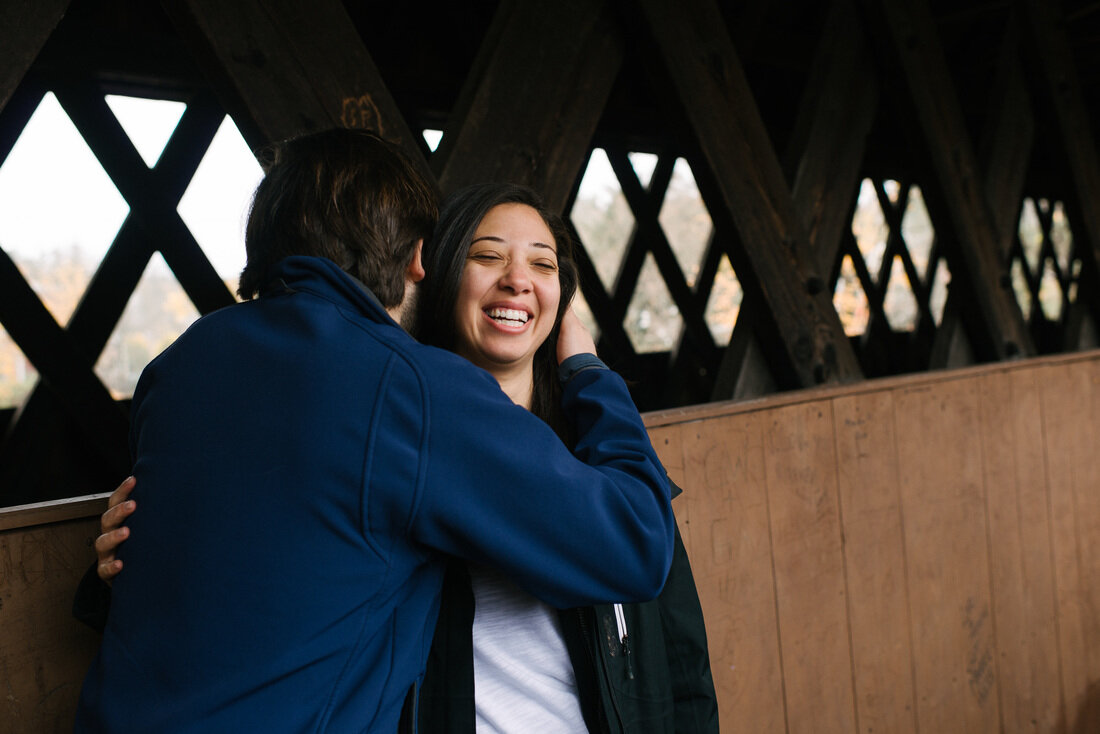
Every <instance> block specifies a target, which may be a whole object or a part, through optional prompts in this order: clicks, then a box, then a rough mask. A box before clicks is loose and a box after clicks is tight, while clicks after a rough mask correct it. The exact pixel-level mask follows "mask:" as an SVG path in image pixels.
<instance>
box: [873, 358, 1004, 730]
mask: <svg viewBox="0 0 1100 734" xmlns="http://www.w3.org/2000/svg"><path fill="white" fill-rule="evenodd" d="M978 398H979V394H978V385H977V382H976V381H975V380H967V379H963V380H955V381H954V382H952V383H949V384H944V385H938V386H935V387H929V388H914V389H911V390H902V391H899V392H898V394H896V395H895V398H894V399H895V405H896V411H895V413H896V416H897V429H896V430H897V443H896V451H897V455H898V477H899V486H900V492H901V504H902V508H903V512H904V517H903V523H902V533H903V536H904V538H905V557H906V563H907V583H908V587H909V603H910V614H909V618H910V620H911V621H912V625H913V626H912V633H911V634H912V638H913V658H914V673H915V674H914V690H915V695H914V700H915V702H916V712H917V728H918V730H919V731H935V732H943V733H944V734H950V733H957V734H979V733H980V732H990V734H992V733H994V732H997V731H998V697H999V695H1000V693H999V688H998V684H997V677H996V650H995V648H994V637H993V624H994V619H993V617H992V599H991V598H990V588H989V586H990V580H989V548H988V545H987V544H988V540H987V530H986V527H987V524H986V520H985V494H984V489H983V483H982V473H981V470H982V465H981V443H980V439H979V429H980V409H979V401H978ZM948 427H950V428H949V429H948Z"/></svg>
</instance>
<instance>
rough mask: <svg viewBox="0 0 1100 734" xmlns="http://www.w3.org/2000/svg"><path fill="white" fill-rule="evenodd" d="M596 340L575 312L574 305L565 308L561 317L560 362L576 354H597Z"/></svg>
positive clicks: (559, 335) (559, 337) (559, 336)
mask: <svg viewBox="0 0 1100 734" xmlns="http://www.w3.org/2000/svg"><path fill="white" fill-rule="evenodd" d="M595 353H596V342H594V341H593V340H592V335H591V334H589V333H588V329H586V328H585V326H584V324H582V323H581V320H580V319H579V318H577V314H575V313H574V312H573V306H572V304H570V306H569V308H567V309H566V310H565V315H564V316H562V319H561V330H560V331H559V332H558V364H561V363H562V362H564V361H565V360H566V359H568V358H569V357H572V356H573V355H574V354H595Z"/></svg>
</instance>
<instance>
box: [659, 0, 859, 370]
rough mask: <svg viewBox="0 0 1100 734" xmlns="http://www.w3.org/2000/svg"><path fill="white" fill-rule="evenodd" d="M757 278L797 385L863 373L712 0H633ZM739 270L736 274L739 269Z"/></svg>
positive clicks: (720, 17) (743, 275)
mask: <svg viewBox="0 0 1100 734" xmlns="http://www.w3.org/2000/svg"><path fill="white" fill-rule="evenodd" d="M638 6H639V7H640V8H641V11H642V12H641V15H642V18H643V21H644V24H645V26H646V28H645V31H647V32H648V34H649V35H651V36H652V38H653V40H654V41H655V45H656V50H657V55H658V56H659V58H660V59H661V61H662V62H663V67H664V70H665V71H666V72H667V74H668V76H669V77H670V79H671V82H672V85H673V87H674V88H675V93H676V95H677V97H678V99H679V104H680V106H681V107H682V108H683V110H684V112H685V113H686V116H687V120H688V124H689V126H690V128H691V130H692V132H693V133H694V136H695V139H696V141H697V143H698V145H699V146H700V148H701V150H702V153H703V155H704V157H705V159H706V161H707V164H708V166H709V168H710V170H711V171H712V172H714V176H715V179H716V182H717V187H718V190H719V192H720V195H721V200H720V202H717V203H719V204H720V205H721V206H722V207H723V208H725V209H726V210H727V212H728V214H729V217H730V218H732V220H733V222H734V223H735V225H736V227H737V230H738V232H739V234H740V237H741V241H742V242H744V243H745V245H746V247H745V254H746V256H747V258H748V260H749V261H750V263H751V268H752V271H753V275H754V276H755V277H756V278H757V279H758V281H759V283H760V289H761V292H762V294H763V296H764V299H763V302H764V303H765V304H766V306H767V308H768V310H769V311H770V313H771V316H772V317H773V319H774V320H775V322H776V325H777V326H778V329H779V338H780V339H781V340H782V342H783V346H784V348H785V353H786V356H787V358H788V359H789V360H790V362H791V365H792V368H793V372H794V374H795V375H796V376H797V381H798V386H801V387H809V386H812V385H816V384H820V383H833V382H846V381H852V380H858V379H860V377H861V374H860V369H859V364H858V363H857V361H856V358H855V354H854V353H853V351H852V349H851V346H850V345H849V343H848V341H847V338H846V337H845V336H844V330H843V329H842V328H841V325H840V320H839V318H838V317H837V314H836V310H835V309H834V308H833V304H832V300H831V297H830V295H831V294H830V293H829V292H828V289H827V288H826V287H825V281H824V278H823V277H822V276H821V275H820V273H819V272H818V270H817V267H816V264H817V263H816V258H815V256H814V254H813V252H812V251H811V250H810V247H809V241H808V239H807V236H806V234H805V231H804V229H803V226H802V223H801V221H799V217H798V215H797V214H796V211H795V207H794V202H793V200H792V198H791V194H790V190H789V189H788V188H787V184H786V182H785V181H784V178H783V172H782V169H781V168H780V165H779V161H778V158H777V157H776V155H775V153H774V150H773V148H772V145H771V141H770V139H769V137H768V133H767V130H766V129H765V127H764V123H763V120H762V119H761V118H760V114H759V111H758V110H757V107H756V103H755V101H754V98H753V96H752V92H751V90H750V89H749V86H748V82H747V80H746V79H745V74H744V71H743V69H742V68H741V63H740V61H739V60H738V58H737V54H736V52H735V51H734V47H733V43H732V42H731V41H730V38H729V35H728V33H727V32H726V28H725V24H724V23H723V21H722V16H721V14H720V13H719V12H718V9H717V7H716V5H715V3H714V2H713V0H687V2H673V0H639V3H638ZM745 275H746V274H745V273H741V277H742V278H744V277H745Z"/></svg>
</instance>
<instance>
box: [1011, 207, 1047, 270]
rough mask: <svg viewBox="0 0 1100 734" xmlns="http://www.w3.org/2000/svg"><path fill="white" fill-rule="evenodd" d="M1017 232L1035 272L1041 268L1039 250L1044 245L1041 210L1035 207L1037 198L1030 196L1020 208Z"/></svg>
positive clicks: (1025, 254)
mask: <svg viewBox="0 0 1100 734" xmlns="http://www.w3.org/2000/svg"><path fill="white" fill-rule="evenodd" d="M1017 232H1018V233H1019V236H1020V246H1021V247H1022V248H1023V251H1024V258H1025V259H1026V260H1027V266H1028V269H1029V270H1030V271H1031V272H1033V273H1034V272H1036V271H1038V270H1039V251H1040V250H1041V249H1042V247H1043V227H1042V225H1041V224H1040V223H1039V212H1038V211H1037V210H1036V208H1035V200H1034V199H1032V198H1030V197H1028V198H1026V199H1024V205H1023V207H1022V208H1021V209H1020V223H1019V226H1018V228H1017Z"/></svg>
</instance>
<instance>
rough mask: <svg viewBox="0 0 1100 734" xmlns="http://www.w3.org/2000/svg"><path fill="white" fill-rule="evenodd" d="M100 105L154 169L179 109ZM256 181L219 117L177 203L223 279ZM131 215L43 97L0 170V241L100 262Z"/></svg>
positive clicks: (149, 103) (238, 252) (236, 256)
mask: <svg viewBox="0 0 1100 734" xmlns="http://www.w3.org/2000/svg"><path fill="white" fill-rule="evenodd" d="M107 101H108V104H109V105H110V106H111V109H112V110H113V111H114V113H115V115H116V117H118V118H119V122H120V123H121V124H122V126H123V128H124V129H125V130H126V132H127V134H128V135H129V136H130V139H131V140H132V141H133V143H134V146H135V147H136V148H137V149H138V152H139V153H140V154H141V156H142V158H143V159H144V160H145V162H146V164H148V165H153V164H155V163H156V160H157V158H158V157H159V156H160V153H161V151H162V150H163V149H164V145H165V144H166V143H167V141H168V138H169V136H170V135H171V133H172V131H173V129H174V128H175V126H176V123H177V122H178V121H179V118H180V117H181V116H182V114H183V111H184V105H183V104H182V103H178V102H170V101H164V100H145V99H135V98H132V97H108V98H107ZM260 176H261V171H260V166H259V164H257V163H256V159H255V158H254V157H253V156H252V153H251V152H250V151H249V150H248V146H247V145H246V144H245V142H244V140H243V138H241V136H240V133H239V132H237V129H236V126H234V125H233V123H232V121H231V120H230V119H229V118H226V120H225V121H224V122H223V123H222V125H221V127H220V128H219V129H218V132H217V135H216V136H215V137H214V141H213V143H212V145H211V146H210V150H209V151H208V152H207V154H206V157H205V158H204V159H203V161H202V163H201V164H200V165H199V168H198V170H197V171H196V173H195V176H194V179H193V180H192V182H191V185H190V186H189V187H188V189H187V191H186V193H185V194H184V196H183V198H182V200H181V202H180V205H179V208H178V211H179V212H180V216H181V217H182V218H183V220H184V222H185V223H186V224H187V226H188V228H189V229H190V230H191V232H192V234H194V236H195V239H196V240H197V241H198V242H199V244H200V246H202V248H203V250H204V251H205V252H206V254H207V257H209V258H210V261H211V262H212V263H213V265H214V267H215V269H216V270H217V271H218V272H219V273H220V274H222V275H223V276H224V277H226V278H234V277H236V275H237V274H238V273H239V272H240V270H241V268H242V267H243V266H244V244H243V243H244V237H243V222H244V215H245V212H246V211H247V208H248V203H249V200H250V198H251V195H252V190H253V189H254V188H255V186H256V184H257V183H258V182H259V180H260ZM128 211H129V208H128V206H127V204H126V202H125V200H123V198H122V196H121V195H120V194H119V193H118V191H117V190H116V189H115V187H114V185H113V184H112V183H111V181H110V179H109V178H108V177H107V174H106V173H105V172H104V171H103V169H102V167H101V166H100V165H99V163H98V161H97V160H96V159H95V156H94V155H93V154H92V152H91V151H90V150H89V149H88V147H87V146H86V145H85V144H84V141H83V139H82V138H81V137H80V134H79V133H78V132H77V130H76V128H75V127H74V126H73V124H72V122H71V121H70V120H69V118H68V116H67V115H66V114H65V112H64V111H63V110H62V108H61V106H60V104H58V102H57V99H56V98H55V97H54V96H53V95H52V94H47V95H46V97H45V98H44V99H43V101H42V103H41V105H39V107H38V109H37V110H36V111H35V113H34V115H33V116H32V117H31V120H30V122H29V123H28V124H27V127H26V128H25V129H24V131H23V133H22V135H21V136H20V137H19V140H18V141H17V142H16V144H15V146H14V147H13V148H12V151H11V153H10V154H9V155H8V158H7V160H6V161H5V162H4V164H3V166H2V167H0V244H2V245H3V247H4V249H5V250H7V251H8V252H9V253H11V255H12V256H13V257H15V258H16V259H17V260H18V259H20V258H23V257H27V258H33V257H36V256H39V255H42V254H43V253H44V252H46V251H49V250H56V249H67V248H68V247H70V246H73V245H75V246H76V247H77V248H79V249H80V251H81V252H83V253H85V254H86V255H87V256H88V257H89V258H90V259H91V262H92V263H98V261H99V260H100V259H102V257H103V255H104V253H105V252H106V251H107V248H108V247H109V246H110V244H111V241H112V240H113V239H114V236H115V234H116V233H117V232H118V229H119V227H120V226H121V225H122V222H123V220H124V219H125V217H126V214H127V212H128Z"/></svg>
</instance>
